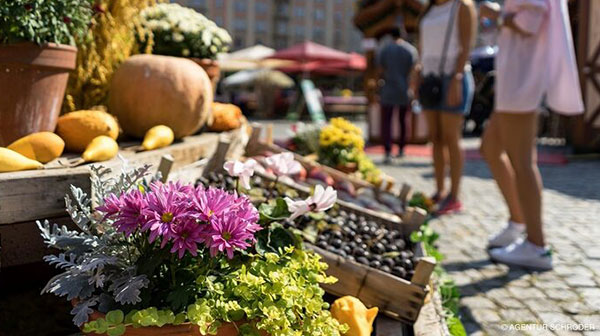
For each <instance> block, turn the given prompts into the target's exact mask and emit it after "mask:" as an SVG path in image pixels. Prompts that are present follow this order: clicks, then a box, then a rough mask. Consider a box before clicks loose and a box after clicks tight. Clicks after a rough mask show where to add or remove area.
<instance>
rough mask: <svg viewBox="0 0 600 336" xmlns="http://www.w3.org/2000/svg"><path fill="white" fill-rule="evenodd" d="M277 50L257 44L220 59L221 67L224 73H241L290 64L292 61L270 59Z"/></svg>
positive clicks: (222, 55) (220, 56)
mask: <svg viewBox="0 0 600 336" xmlns="http://www.w3.org/2000/svg"><path fill="white" fill-rule="evenodd" d="M274 53H275V49H273V48H269V47H265V46H264V45H262V44H257V45H255V46H252V47H248V48H245V49H241V50H238V51H235V52H232V53H229V54H221V55H219V57H218V60H219V66H220V68H221V70H223V71H240V70H250V69H258V68H277V67H281V66H286V65H289V64H290V61H286V60H279V59H272V58H269V57H270V56H272V55H273V54H274Z"/></svg>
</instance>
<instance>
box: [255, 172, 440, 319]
mask: <svg viewBox="0 0 600 336" xmlns="http://www.w3.org/2000/svg"><path fill="white" fill-rule="evenodd" d="M257 174H258V175H259V176H261V177H262V178H266V179H269V180H271V181H274V176H272V175H268V174H260V173H257ZM279 183H282V184H284V185H286V186H287V187H289V188H292V189H295V190H296V191H298V192H299V193H300V195H301V196H307V195H309V194H310V190H309V188H307V187H305V186H301V185H298V184H296V183H295V182H293V181H290V180H288V179H283V180H282V179H280V180H279ZM337 206H338V207H339V208H340V209H342V210H346V211H348V212H353V213H356V214H357V215H361V216H364V217H366V218H367V219H368V220H373V221H375V222H377V223H378V224H380V225H383V226H385V227H386V228H388V229H395V230H398V231H400V232H401V233H402V234H403V236H404V237H409V236H410V234H411V233H412V232H414V231H417V230H419V228H420V227H421V225H422V224H423V222H424V221H425V217H426V215H427V213H426V212H425V211H424V210H422V209H418V208H408V209H407V212H406V213H405V214H404V215H403V216H402V217H398V216H395V215H390V214H384V213H381V212H377V211H372V210H369V209H365V208H362V207H360V206H357V205H355V204H351V203H347V202H344V201H341V200H338V201H337ZM305 244H306V246H307V247H308V248H309V249H311V250H313V251H315V252H316V253H318V254H319V255H321V256H322V257H323V261H324V262H326V263H327V264H328V265H329V269H328V270H327V274H328V275H331V276H334V277H336V278H337V279H338V282H336V283H335V284H332V285H324V286H323V288H324V289H325V290H326V291H327V292H329V293H331V294H333V295H337V296H344V295H352V296H355V297H357V298H359V299H360V300H361V301H362V302H363V303H364V304H365V305H367V306H368V307H379V309H380V311H381V312H382V313H384V314H385V315H387V316H389V317H392V318H394V319H398V320H401V321H403V322H406V323H411V324H412V323H414V322H415V321H416V320H417V318H418V316H419V312H420V310H421V308H422V307H423V305H424V304H425V297H426V296H427V294H428V293H429V281H430V278H431V274H432V272H433V269H434V268H435V265H436V261H435V259H434V258H431V257H428V256H426V254H425V252H424V251H423V249H422V246H421V244H417V245H416V250H415V255H416V256H417V257H418V258H420V259H419V262H418V263H417V265H416V267H415V274H414V276H413V277H412V279H411V281H407V280H404V279H401V278H399V277H396V276H394V275H392V274H388V273H385V272H382V271H379V270H377V269H374V268H371V267H369V266H366V265H362V264H359V263H357V262H354V261H351V260H348V259H345V258H343V257H341V256H338V255H336V254H334V253H331V252H329V251H325V250H323V249H321V248H319V247H317V246H314V245H312V244H310V243H305Z"/></svg>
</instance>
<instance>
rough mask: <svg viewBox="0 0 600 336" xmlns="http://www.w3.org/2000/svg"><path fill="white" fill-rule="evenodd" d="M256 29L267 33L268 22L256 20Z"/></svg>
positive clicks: (258, 31)
mask: <svg viewBox="0 0 600 336" xmlns="http://www.w3.org/2000/svg"><path fill="white" fill-rule="evenodd" d="M255 30H256V32H257V33H266V32H267V23H266V22H264V21H256V26H255Z"/></svg>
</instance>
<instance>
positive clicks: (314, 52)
mask: <svg viewBox="0 0 600 336" xmlns="http://www.w3.org/2000/svg"><path fill="white" fill-rule="evenodd" d="M269 58H272V59H282V60H290V61H296V62H303V63H307V62H315V61H348V60H349V58H350V55H349V54H347V53H345V52H343V51H339V50H335V49H332V48H329V47H326V46H324V45H320V44H318V43H314V42H311V41H305V42H303V43H300V44H297V45H294V46H292V47H289V48H287V49H283V50H279V51H277V52H276V53H275V54H273V55H271V56H269Z"/></svg>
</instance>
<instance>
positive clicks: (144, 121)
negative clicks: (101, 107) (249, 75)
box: [109, 55, 213, 138]
mask: <svg viewBox="0 0 600 336" xmlns="http://www.w3.org/2000/svg"><path fill="white" fill-rule="evenodd" d="M212 101H213V91H212V86H211V82H210V79H209V78H208V75H207V74H206V72H205V71H204V70H203V69H202V67H200V66H199V65H197V64H196V63H194V62H193V61H190V60H188V59H185V58H179V57H170V56H157V55H136V56H132V57H130V58H129V59H127V60H126V61H125V62H124V63H123V64H122V65H121V66H120V67H119V69H118V70H117V71H116V72H115V74H114V76H113V79H112V84H111V88H110V98H109V111H110V112H111V113H112V114H114V115H116V116H117V119H119V124H120V125H121V127H122V128H123V131H124V132H125V133H126V134H129V135H131V136H134V137H138V138H142V137H143V136H144V134H145V133H146V131H148V130H149V129H150V128H152V127H154V126H156V125H166V126H169V127H170V128H171V129H172V130H173V132H174V133H175V137H176V138H182V137H184V136H187V135H191V134H194V133H195V132H197V131H198V130H199V129H200V128H201V127H202V126H203V125H204V124H205V123H206V121H207V120H208V119H209V117H210V113H211V103H212Z"/></svg>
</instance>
